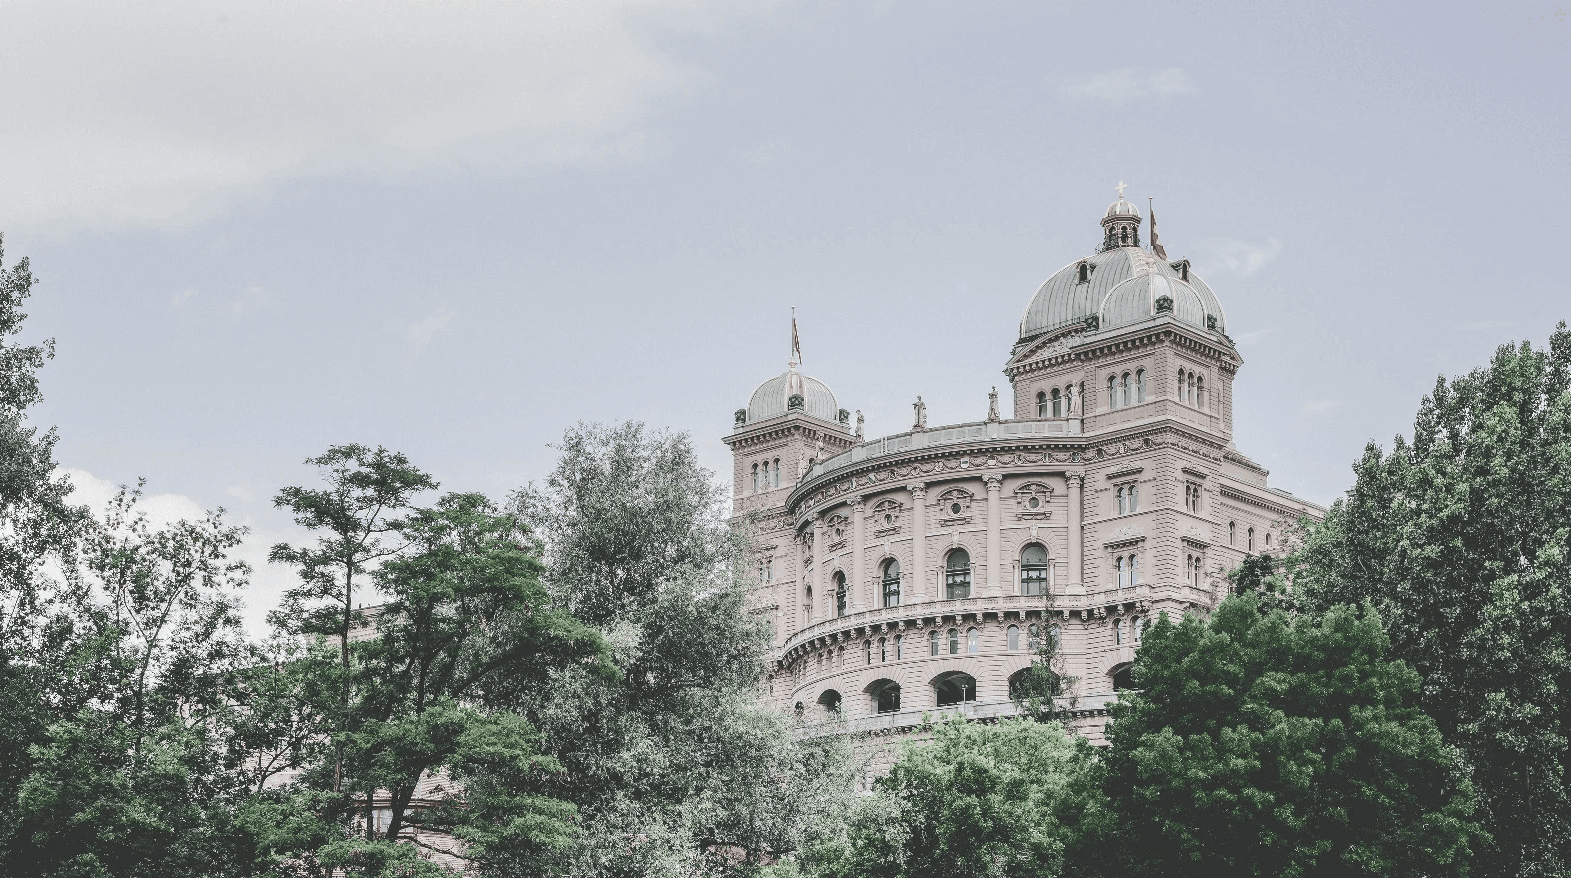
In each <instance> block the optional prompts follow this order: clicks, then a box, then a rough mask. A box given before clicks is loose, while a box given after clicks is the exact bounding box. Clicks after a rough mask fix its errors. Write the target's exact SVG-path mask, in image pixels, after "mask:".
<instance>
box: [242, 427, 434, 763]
mask: <svg viewBox="0 0 1571 878" xmlns="http://www.w3.org/2000/svg"><path fill="white" fill-rule="evenodd" d="M306 463H307V464H309V465H311V466H314V467H316V468H317V471H318V472H319V474H320V475H321V477H322V480H323V481H324V482H326V483H327V486H326V487H325V488H304V487H299V486H295V487H288V488H284V489H283V490H282V491H279V492H278V496H277V497H275V498H274V499H273V505H274V506H277V507H280V508H285V509H288V510H289V511H290V512H291V513H293V514H294V518H295V523H296V524H299V525H300V526H301V527H304V528H307V529H308V530H312V531H315V532H317V533H319V534H321V536H320V537H318V539H317V543H316V545H315V546H305V547H299V548H296V547H294V546H290V545H288V544H287V543H279V544H278V545H276V546H274V547H273V549H272V551H271V552H270V553H269V555H268V560H270V561H273V562H276V563H284V564H293V565H294V566H295V568H296V570H297V571H298V572H299V574H300V580H301V584H300V585H299V586H297V587H295V588H292V589H290V590H289V591H288V592H286V593H285V595H284V601H283V606H282V607H280V608H279V610H277V611H276V612H275V613H274V614H273V617H272V618H273V620H274V624H275V625H277V626H278V627H280V628H283V629H285V630H288V631H291V632H294V633H298V634H315V635H324V636H331V637H334V638H336V639H337V643H338V648H339V660H340V672H341V674H342V680H341V681H340V682H339V690H340V693H341V694H340V699H339V710H338V712H339V714H340V716H339V718H338V731H339V732H342V731H343V728H344V723H345V722H347V716H346V714H347V712H348V709H349V685H350V684H349V673H350V667H349V637H350V633H351V632H352V631H353V629H354V627H355V589H356V588H357V587H359V586H360V585H369V582H368V574H369V573H370V572H371V571H372V570H373V569H374V568H375V566H376V565H377V564H378V563H379V562H381V561H383V560H385V559H387V558H389V557H392V556H393V555H396V554H397V553H398V552H399V551H400V550H401V549H402V548H403V540H402V538H401V537H400V536H399V531H400V530H401V529H402V527H403V525H404V519H403V518H402V515H401V514H402V513H404V512H406V511H407V510H408V509H409V508H410V504H411V502H412V500H413V498H414V497H415V496H416V495H417V494H419V493H420V492H422V491H431V490H435V489H436V488H437V487H438V485H437V483H436V480H435V479H433V478H431V476H430V475H429V474H427V473H425V472H422V471H421V470H419V469H417V468H416V467H415V466H414V465H412V464H411V463H410V462H409V459H408V458H407V457H405V456H404V455H402V454H398V453H395V452H391V451H388V450H387V449H385V448H382V447H380V446H378V447H377V448H376V449H374V450H373V449H371V448H368V447H366V446H364V445H356V444H350V445H334V446H332V447H331V448H329V449H328V450H327V451H326V452H325V453H323V454H321V455H319V456H317V457H312V458H307V460H306ZM339 763H340V764H339V765H337V766H336V767H335V770H334V780H333V792H335V793H336V792H339V791H340V790H341V788H342V782H343V778H342V775H343V770H342V769H343V767H342V764H341V763H342V754H340V756H339Z"/></svg>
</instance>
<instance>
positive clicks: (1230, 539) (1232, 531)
mask: <svg viewBox="0 0 1571 878" xmlns="http://www.w3.org/2000/svg"><path fill="white" fill-rule="evenodd" d="M1227 544H1228V545H1229V546H1236V545H1238V522H1236V521H1229V522H1228V523H1227Z"/></svg>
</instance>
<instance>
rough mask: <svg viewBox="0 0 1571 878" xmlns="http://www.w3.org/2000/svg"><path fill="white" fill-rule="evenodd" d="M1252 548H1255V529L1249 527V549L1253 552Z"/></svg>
mask: <svg viewBox="0 0 1571 878" xmlns="http://www.w3.org/2000/svg"><path fill="white" fill-rule="evenodd" d="M1254 550H1255V529H1254V528H1250V529H1249V551H1251V552H1253V551H1254Z"/></svg>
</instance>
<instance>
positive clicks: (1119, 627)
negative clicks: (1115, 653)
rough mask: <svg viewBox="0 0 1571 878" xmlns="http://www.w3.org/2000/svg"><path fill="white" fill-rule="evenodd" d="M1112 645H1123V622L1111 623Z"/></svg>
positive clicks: (1121, 620)
mask: <svg viewBox="0 0 1571 878" xmlns="http://www.w3.org/2000/svg"><path fill="white" fill-rule="evenodd" d="M1113 645H1114V646H1123V645H1124V620H1123V619H1119V620H1117V621H1115V622H1114V623H1113Z"/></svg>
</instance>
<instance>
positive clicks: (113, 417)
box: [0, 0, 1571, 627]
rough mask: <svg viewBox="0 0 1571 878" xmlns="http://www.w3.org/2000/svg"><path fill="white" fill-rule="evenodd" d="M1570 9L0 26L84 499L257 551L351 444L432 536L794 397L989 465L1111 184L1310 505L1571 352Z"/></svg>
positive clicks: (900, 6) (1519, 6)
mask: <svg viewBox="0 0 1571 878" xmlns="http://www.w3.org/2000/svg"><path fill="white" fill-rule="evenodd" d="M1568 10H1571V3H1567V2H1564V0H1561V2H1557V3H1548V4H1545V3H1487V2H1483V3H1467V2H1452V3H1443V2H1442V3H1433V2H1431V3H1424V4H1419V3H1404V4H1385V3H1359V4H1353V3H1347V4H1316V3H1300V4H1275V3H1259V2H1247V3H1226V2H1209V3H1203V4H1202V3H1195V4H1172V3H1155V2H1153V3H1145V2H1122V3H1117V4H1110V3H1092V2H1041V0H1039V2H1020V3H996V2H986V0H973V2H967V3H924V2H907V3H892V2H849V3H848V2H843V0H842V2H803V3H792V2H757V0H755V2H747V3H729V2H711V0H680V2H659V0H636V2H635V0H629V2H598V3H597V2H572V3H567V2H533V3H530V2H519V3H489V2H438V0H427V2H377V0H361V2H326V0H316V2H308V0H293V2H265V0H248V2H244V3H228V2H223V0H216V2H215V0H202V2H177V0H166V2H148V3H139V4H104V3H92V4H89V3H80V2H71V0H51V2H12V0H0V84H3V89H0V94H3V95H4V98H5V108H6V111H5V114H4V117H3V121H0V232H3V233H4V235H5V262H6V264H7V265H9V264H11V263H13V262H14V261H15V260H16V259H18V258H21V257H23V256H26V257H29V258H30V259H31V260H32V266H33V270H34V273H35V274H36V276H37V277H38V278H39V279H40V280H41V283H40V284H39V286H38V287H37V288H36V292H35V297H34V299H33V300H32V302H31V303H30V306H29V307H28V309H27V310H28V312H29V314H30V315H31V316H30V319H29V322H28V325H27V328H26V339H28V340H34V339H39V338H44V337H52V338H54V339H55V341H56V348H57V356H56V358H55V359H54V360H53V361H51V362H50V363H49V364H48V366H47V367H46V368H45V370H44V372H43V390H44V394H45V401H44V403H42V404H41V405H40V406H39V407H38V408H37V409H36V411H35V412H34V419H35V420H36V421H37V422H38V423H40V424H42V425H53V426H55V427H57V428H58V429H59V433H60V444H59V447H58V449H57V458H58V460H59V462H60V465H61V467H62V468H63V469H65V470H66V471H67V472H68V473H69V474H70V475H71V476H72V478H73V480H74V482H75V483H76V484H77V485H78V488H79V491H78V498H79V499H80V500H82V501H83V502H90V503H93V504H94V505H99V506H101V505H102V503H103V502H104V501H105V500H107V498H108V497H109V496H110V495H111V494H112V492H113V490H114V487H115V486H116V485H119V484H126V483H134V482H135V480H136V479H138V478H141V477H145V478H146V479H147V480H148V483H147V491H148V492H149V494H150V495H152V502H153V507H154V511H155V513H156V514H157V515H158V516H163V517H165V518H172V517H179V516H182V515H187V516H189V515H194V514H196V513H197V512H198V511H200V510H202V509H207V508H212V507H216V506H223V507H225V508H226V509H227V510H228V511H229V514H230V516H231V518H232V520H234V521H235V522H238V523H242V524H245V525H247V526H248V527H250V528H251V529H252V532H251V536H250V537H249V539H248V541H247V543H246V545H245V546H244V547H243V548H242V550H241V555H242V557H246V558H247V559H249V560H251V561H252V562H253V564H254V565H255V566H256V567H257V572H256V575H255V577H254V584H253V587H252V588H251V590H250V592H249V593H248V596H247V606H248V619H249V620H250V623H251V624H252V625H253V627H259V626H260V620H261V618H262V615H263V614H264V613H265V612H266V610H267V609H269V608H270V607H271V605H272V603H273V602H274V601H276V598H277V595H278V593H279V592H280V591H281V589H283V588H285V587H287V585H288V584H289V582H290V574H289V571H287V570H284V569H279V568H278V567H276V566H269V565H267V564H266V562H265V555H266V547H267V546H268V545H270V544H271V543H273V542H277V541H280V540H300V539H302V538H303V534H302V533H301V532H300V531H299V529H298V528H296V527H295V526H294V525H293V524H292V522H291V521H290V520H289V518H288V516H287V515H286V514H284V513H283V512H281V511H279V510H277V509H275V508H274V507H273V505H272V498H273V496H274V495H275V494H276V493H277V491H278V490H279V488H281V487H283V486H286V485H293V484H311V483H313V482H312V480H313V477H314V474H313V472H312V470H311V469H310V468H309V467H306V466H305V465H304V464H303V461H304V459H305V458H307V457H309V456H312V455H315V454H318V453H320V452H321V451H323V450H324V449H326V448H327V447H328V446H329V445H332V444H338V443H346V442H361V443H366V444H370V445H378V444H380V445H384V446H387V447H389V448H392V449H396V450H399V451H402V452H404V453H406V454H408V455H409V456H410V458H411V459H412V460H413V461H414V462H415V463H416V464H418V465H420V466H422V467H423V468H425V469H426V470H428V471H430V472H432V473H433V474H434V475H435V476H436V477H437V478H438V479H439V480H440V481H441V482H442V485H443V488H444V489H446V490H477V491H484V492H487V493H489V494H491V495H493V496H496V497H499V498H500V497H504V496H505V495H506V494H507V493H509V492H510V491H512V490H513V489H515V488H517V487H519V486H521V485H524V484H526V483H529V482H531V481H539V480H541V479H543V478H544V477H545V476H546V474H547V473H548V472H549V471H550V469H551V467H552V465H553V463H554V460H555V452H554V450H553V449H552V447H551V444H552V442H553V441H554V440H556V439H557V438H558V437H560V436H561V435H562V432H563V431H564V430H565V429H567V428H568V427H570V426H571V425H573V424H574V423H576V422H579V421H599V422H612V421H620V420H626V419H635V420H641V421H644V422H646V423H648V424H650V425H652V426H656V427H661V428H668V429H671V430H675V431H681V432H685V433H687V434H689V435H690V436H691V437H692V439H693V441H694V443H695V446H696V447H697V449H698V452H699V455H700V458H701V459H702V460H703V462H704V463H705V464H706V465H707V466H709V467H711V468H713V469H715V470H716V471H717V478H728V477H729V455H728V451H727V449H726V447H725V446H724V444H723V443H722V442H721V441H720V440H721V437H722V436H724V435H725V434H726V433H728V432H729V430H730V425H731V413H732V412H733V411H734V410H735V409H737V408H739V407H742V406H745V405H746V402H747V399H748V396H749V395H750V394H751V392H752V390H753V388H754V387H755V386H756V385H757V384H759V383H760V382H762V381H763V380H765V379H767V378H769V377H771V376H773V375H776V374H778V373H780V372H782V371H783V370H784V369H785V366H786V360H787V358H788V356H789V353H790V319H791V308H792V307H793V306H794V307H795V308H796V315H797V320H798V324H799V326H800V331H801V338H802V349H803V357H804V361H803V370H804V371H805V372H807V373H808V374H810V375H812V376H814V377H816V378H818V379H820V380H822V381H824V382H825V383H827V384H828V385H829V386H830V387H831V388H832V389H833V390H834V392H835V394H836V395H837V398H838V400H839V402H840V405H841V406H842V407H845V408H848V409H852V410H858V409H859V410H861V411H862V412H864V413H865V415H866V418H867V432H868V434H869V435H870V436H879V435H885V434H890V433H896V432H901V431H903V430H904V429H906V428H907V427H908V426H909V422H910V412H911V409H910V404H911V402H912V401H913V400H914V399H915V397H916V396H917V395H918V394H921V395H922V397H923V398H924V400H925V401H926V402H927V404H928V412H929V421H930V423H931V424H933V425H935V426H936V425H941V424H946V423H957V422H964V421H972V420H979V419H981V418H982V417H984V416H985V414H986V411H987V392H988V389H989V388H990V387H992V386H995V385H1006V384H1007V382H1006V381H1005V380H1004V378H1003V375H1002V373H1001V369H1002V367H1003V364H1004V361H1005V359H1006V357H1007V354H1008V351H1009V349H1010V346H1011V345H1012V344H1013V343H1014V340H1015V337H1016V332H1017V330H1018V324H1019V320H1020V316H1021V314H1022V313H1023V312H1024V310H1025V308H1026V305H1027V304H1028V303H1029V301H1030V299H1031V297H1032V295H1033V294H1034V293H1035V291H1036V289H1037V288H1038V287H1039V286H1040V285H1041V283H1042V281H1043V280H1045V279H1046V278H1047V277H1049V276H1050V275H1051V274H1053V273H1054V272H1055V271H1056V270H1058V269H1059V268H1060V267H1062V266H1063V265H1065V264H1067V263H1069V262H1072V261H1074V260H1076V259H1078V258H1079V257H1081V256H1084V255H1087V254H1089V253H1091V252H1092V251H1093V250H1094V249H1095V247H1096V246H1097V244H1099V243H1100V240H1101V230H1100V228H1099V226H1098V221H1099V219H1100V218H1101V216H1102V212H1103V211H1104V210H1105V209H1106V207H1107V205H1108V203H1110V202H1111V201H1113V200H1114V199H1115V197H1116V193H1115V192H1114V186H1115V184H1117V183H1119V182H1120V181H1124V182H1127V183H1128V185H1129V188H1128V190H1127V197H1128V198H1129V199H1130V200H1131V201H1134V202H1136V203H1137V204H1139V205H1141V207H1142V211H1143V212H1144V209H1145V206H1146V205H1147V203H1148V202H1147V199H1148V198H1153V199H1155V204H1156V206H1157V209H1158V210H1157V214H1158V218H1159V221H1160V222H1159V229H1160V232H1161V240H1162V242H1163V244H1164V245H1165V246H1166V249H1167V252H1168V253H1169V254H1170V255H1171V256H1173V257H1174V258H1180V257H1187V258H1189V259H1190V260H1191V262H1192V264H1193V266H1194V271H1195V272H1196V273H1198V274H1199V275H1200V276H1201V277H1203V278H1205V279H1206V281H1207V283H1208V284H1209V285H1210V286H1211V287H1212V289H1213V290H1215V291H1216V293H1217V295H1218V296H1219V297H1220V299H1221V301H1222V304H1223V307H1224V308H1225V309H1226V312H1227V322H1228V326H1229V329H1230V330H1231V331H1232V333H1233V336H1234V338H1235V340H1236V342H1237V343H1238V347H1239V350H1240V352H1241V353H1242V355H1243V358H1244V361H1245V363H1244V366H1243V368H1242V370H1241V371H1240V372H1239V375H1238V379H1237V383H1236V386H1235V400H1236V404H1235V436H1234V438H1235V442H1236V444H1237V446H1238V448H1239V449H1240V450H1241V451H1243V452H1244V453H1245V454H1248V455H1250V456H1252V457H1254V458H1255V459H1256V460H1258V461H1260V462H1261V463H1262V464H1264V465H1265V466H1266V467H1268V468H1269V469H1270V470H1271V482H1272V484H1273V485H1275V486H1277V487H1281V488H1285V489H1287V490H1289V491H1292V492H1294V493H1297V494H1299V495H1301V496H1304V497H1307V498H1309V499H1312V500H1314V501H1316V502H1319V503H1322V504H1328V503H1330V502H1331V501H1332V500H1334V499H1336V497H1337V496H1339V495H1340V493H1341V492H1342V491H1344V490H1345V489H1346V488H1347V487H1348V485H1349V484H1350V483H1351V479H1352V475H1351V470H1350V465H1351V463H1352V462H1353V460H1354V459H1355V458H1356V457H1357V456H1358V455H1359V454H1360V453H1361V451H1362V449H1363V447H1364V446H1365V444H1366V443H1367V442H1369V441H1371V440H1373V441H1378V442H1381V443H1382V444H1385V445H1389V443H1390V440H1391V437H1393V436H1394V435H1396V434H1398V433H1401V432H1406V431H1408V430H1410V428H1411V424H1412V419H1413V414H1414V412H1415V411H1416V409H1417V407H1418V405H1419V401H1420V400H1421V398H1422V397H1423V395H1424V394H1425V393H1426V392H1427V391H1428V390H1429V389H1431V388H1432V387H1433V385H1434V382H1435V380H1436V378H1437V377H1438V376H1442V375H1445V376H1452V375H1457V374H1461V373H1465V372H1467V371H1468V370H1470V369H1472V368H1475V367H1477V366H1480V365H1482V364H1484V363H1486V362H1487V361H1488V359H1489V357H1490V356H1491V354H1492V353H1493V351H1494V350H1495V349H1496V347H1497V346H1499V345H1500V344H1503V343H1506V342H1511V341H1520V340H1530V341H1532V342H1534V343H1535V344H1540V345H1541V344H1542V343H1543V342H1544V340H1545V339H1546V338H1547V336H1548V334H1549V333H1550V331H1551V330H1552V329H1553V327H1554V325H1555V324H1556V322H1557V321H1560V320H1564V319H1567V318H1571V283H1568V281H1567V272H1566V267H1565V266H1566V260H1567V255H1568V254H1567V248H1568V244H1567V242H1568V241H1571V219H1568V214H1571V185H1568V184H1571V173H1568V167H1571V165H1568V159H1571V147H1568V144H1571V114H1568V113H1567V112H1566V108H1567V106H1568V98H1571V52H1568V47H1571V19H1568Z"/></svg>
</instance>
